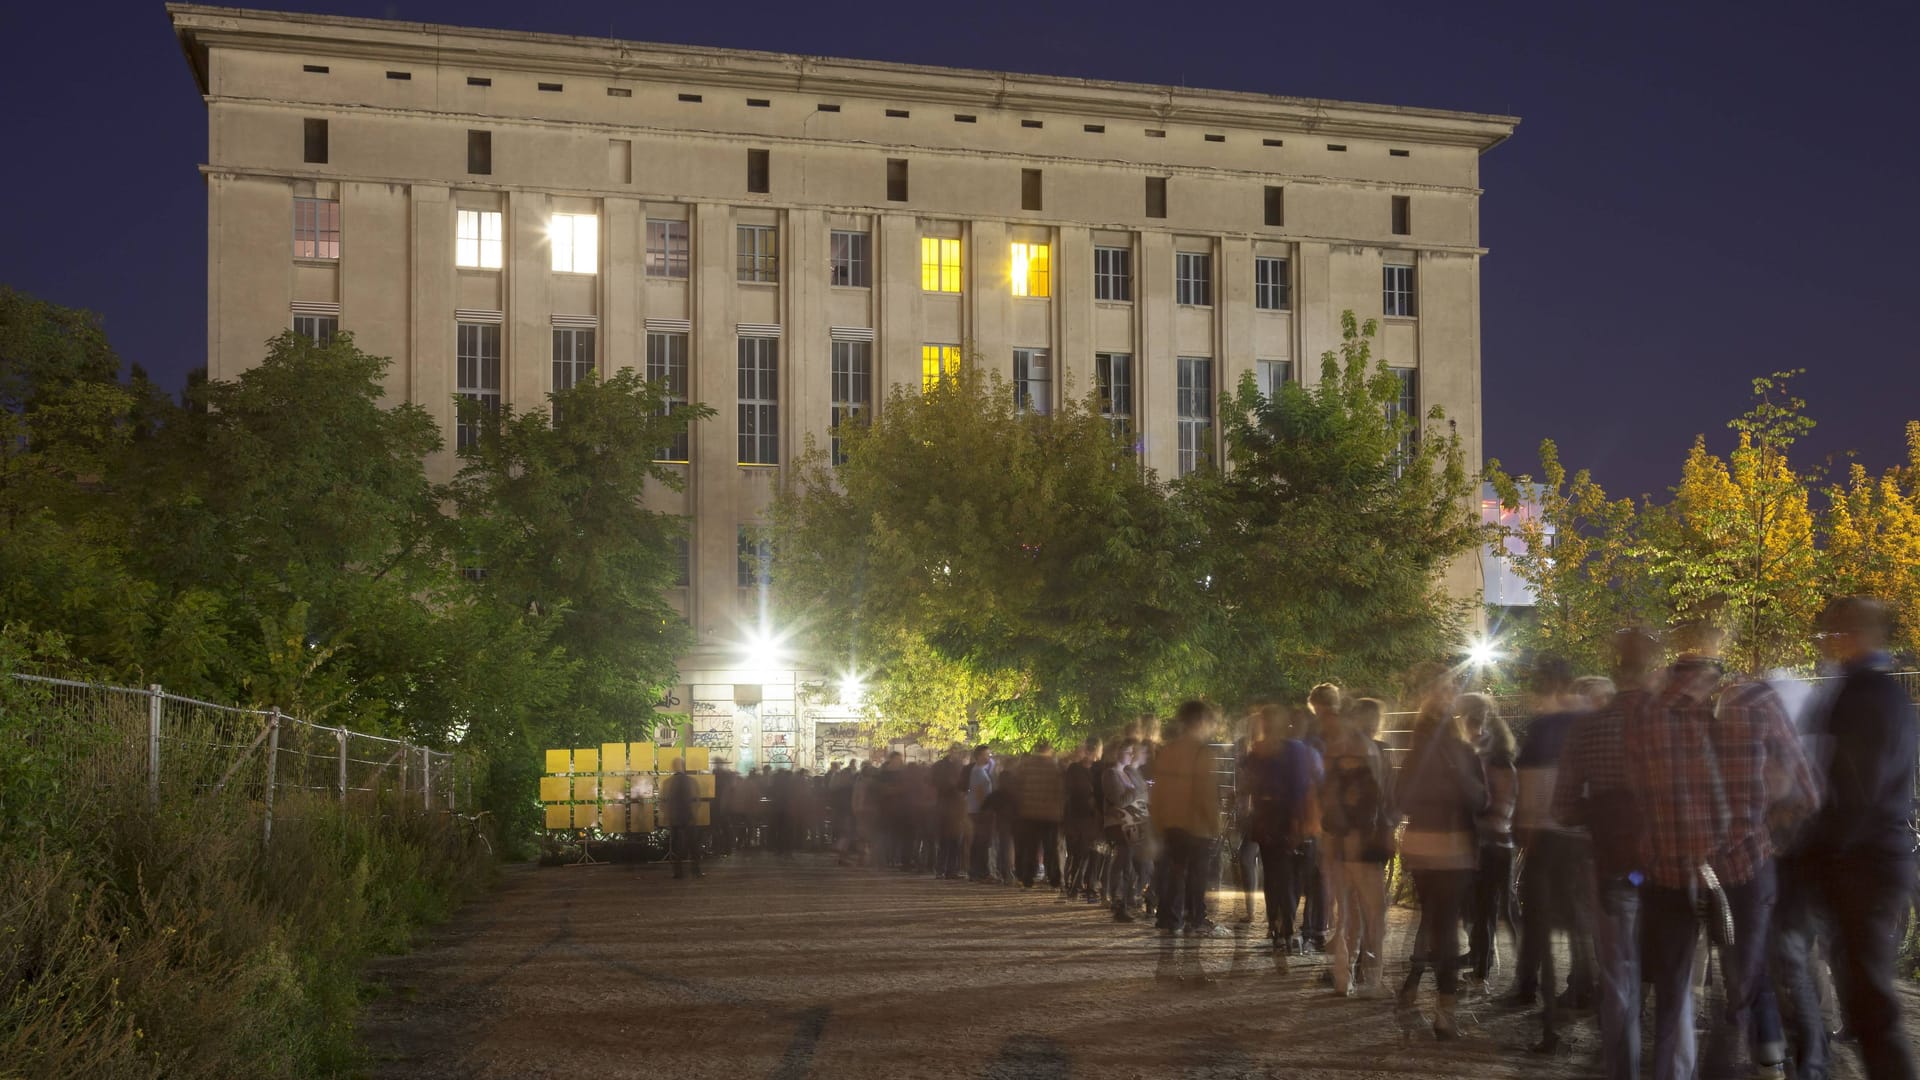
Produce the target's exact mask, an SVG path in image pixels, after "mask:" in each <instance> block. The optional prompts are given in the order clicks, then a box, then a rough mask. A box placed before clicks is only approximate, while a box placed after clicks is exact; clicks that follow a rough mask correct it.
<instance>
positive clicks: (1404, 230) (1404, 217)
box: [1393, 195, 1413, 236]
mask: <svg viewBox="0 0 1920 1080" xmlns="http://www.w3.org/2000/svg"><path fill="white" fill-rule="evenodd" d="M1393 235H1395V236H1412V235H1413V198H1412V196H1409V195H1395V196H1394V197H1393Z"/></svg>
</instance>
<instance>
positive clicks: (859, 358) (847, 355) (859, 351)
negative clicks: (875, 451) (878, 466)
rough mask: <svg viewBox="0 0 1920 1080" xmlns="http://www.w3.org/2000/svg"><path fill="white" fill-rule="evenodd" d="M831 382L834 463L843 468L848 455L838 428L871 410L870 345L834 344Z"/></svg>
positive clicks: (871, 361)
mask: <svg viewBox="0 0 1920 1080" xmlns="http://www.w3.org/2000/svg"><path fill="white" fill-rule="evenodd" d="M832 379H833V420H832V423H833V428H832V435H833V463H834V464H835V465H844V464H845V463H846V460H847V454H846V451H845V450H844V449H843V448H842V447H841V445H840V425H841V424H845V423H852V422H857V421H859V420H861V419H863V418H864V417H865V416H866V415H867V410H869V409H871V408H872V407H873V343H872V342H870V341H836V342H834V343H833V372H832Z"/></svg>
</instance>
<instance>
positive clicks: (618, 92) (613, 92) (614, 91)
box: [607, 86, 633, 97]
mask: <svg viewBox="0 0 1920 1080" xmlns="http://www.w3.org/2000/svg"><path fill="white" fill-rule="evenodd" d="M607 96H608V97H632V96H633V91H632V90H629V89H627V88H626V87H624V86H609V87H607Z"/></svg>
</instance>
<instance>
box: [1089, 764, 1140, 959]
mask: <svg viewBox="0 0 1920 1080" xmlns="http://www.w3.org/2000/svg"><path fill="white" fill-rule="evenodd" d="M1139 748H1140V740H1139V739H1136V738H1133V737H1131V736H1129V737H1127V738H1124V739H1122V740H1120V744H1119V748H1118V750H1116V751H1115V753H1114V755H1113V761H1112V763H1111V764H1110V765H1109V766H1108V767H1107V768H1106V769H1104V770H1102V772H1101V774H1100V785H1101V791H1102V794H1103V796H1104V802H1105V806H1106V811H1105V815H1104V818H1103V824H1104V828H1105V832H1106V837H1107V842H1108V843H1109V844H1111V845H1112V846H1113V858H1112V859H1110V860H1109V861H1108V863H1107V900H1108V903H1109V905H1110V907H1111V908H1112V910H1113V921H1115V922H1132V921H1133V913H1132V910H1131V909H1132V907H1133V902H1134V900H1135V899H1137V898H1138V896H1139V894H1140V887H1141V881H1140V877H1139V859H1138V856H1137V854H1136V852H1135V849H1136V848H1138V847H1140V846H1141V844H1140V841H1141V839H1142V837H1143V836H1144V835H1145V833H1146V828H1147V789H1146V785H1145V784H1144V783H1141V782H1140V780H1139V779H1138V777H1137V776H1136V775H1135V773H1134V771H1133V763H1134V757H1135V755H1136V753H1137V752H1138V750H1139Z"/></svg>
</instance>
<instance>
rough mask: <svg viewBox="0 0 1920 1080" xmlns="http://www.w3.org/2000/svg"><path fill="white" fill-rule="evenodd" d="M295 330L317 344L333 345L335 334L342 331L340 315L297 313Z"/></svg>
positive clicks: (294, 322) (294, 324) (294, 320)
mask: <svg viewBox="0 0 1920 1080" xmlns="http://www.w3.org/2000/svg"><path fill="white" fill-rule="evenodd" d="M293 332H294V333H296V334H299V335H300V336H301V337H303V338H306V339H307V340H308V341H311V342H313V343H314V344H315V345H331V344H333V335H335V334H337V333H339V332H340V317H339V316H338V315H295V316H294V317H293Z"/></svg>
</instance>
